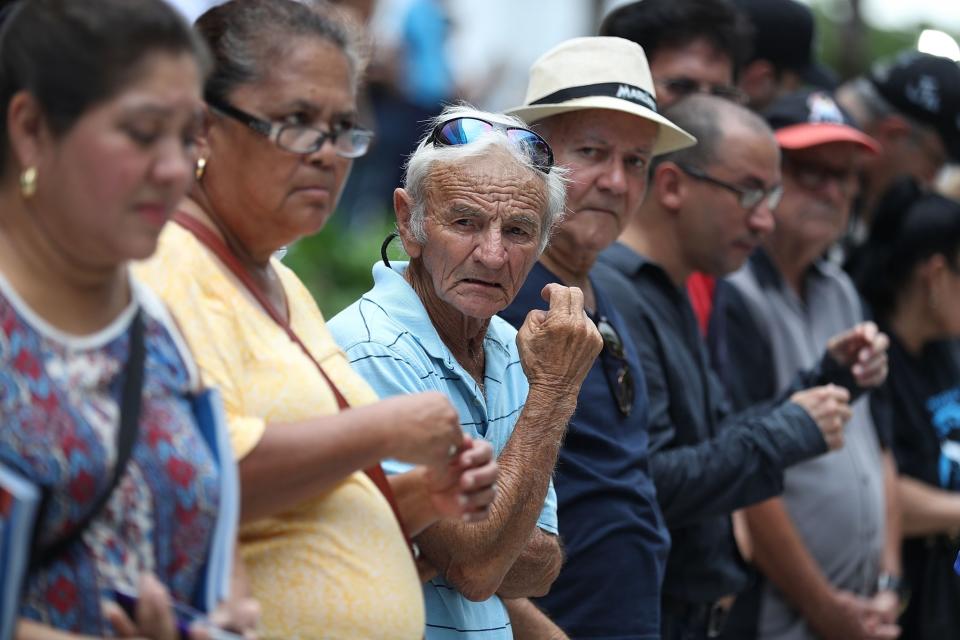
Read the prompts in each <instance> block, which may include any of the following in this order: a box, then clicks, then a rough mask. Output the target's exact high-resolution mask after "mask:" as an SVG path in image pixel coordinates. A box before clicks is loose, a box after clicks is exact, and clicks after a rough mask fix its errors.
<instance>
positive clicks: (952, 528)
mask: <svg viewBox="0 0 960 640" xmlns="http://www.w3.org/2000/svg"><path fill="white" fill-rule="evenodd" d="M897 485H898V488H899V498H900V500H899V504H900V507H901V512H902V513H901V522H902V534H903V535H904V536H906V537H913V536H927V535H931V534H936V533H949V534H954V535H955V534H956V533H960V493H955V492H953V491H945V490H943V489H941V488H939V487H932V486H930V485H928V484H927V483H925V482H921V481H920V480H917V479H915V478H911V477H909V476H903V475H902V476H900V477H899V478H898V480H897Z"/></svg>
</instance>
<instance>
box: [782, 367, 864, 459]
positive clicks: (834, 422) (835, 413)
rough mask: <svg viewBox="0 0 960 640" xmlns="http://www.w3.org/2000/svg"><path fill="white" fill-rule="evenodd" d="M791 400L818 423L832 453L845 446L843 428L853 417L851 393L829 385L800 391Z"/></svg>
mask: <svg viewBox="0 0 960 640" xmlns="http://www.w3.org/2000/svg"><path fill="white" fill-rule="evenodd" d="M790 400H791V401H792V402H795V403H797V404H798V405H800V406H801V407H803V408H804V409H805V410H806V412H807V413H808V414H809V415H810V417H811V418H813V421H814V422H816V423H817V426H818V427H820V433H821V435H823V439H824V440H825V441H826V443H827V448H828V449H830V450H831V451H832V450H834V449H839V448H840V447H842V446H843V427H844V425H846V424H847V421H848V420H849V419H850V416H851V415H853V412H852V411H851V409H850V392H849V391H847V390H846V389H844V388H843V387H838V386H836V385H833V384H828V385H826V386H823V387H814V388H812V389H804V390H803V391H798V392H796V393H795V394H793V395H792V396H790Z"/></svg>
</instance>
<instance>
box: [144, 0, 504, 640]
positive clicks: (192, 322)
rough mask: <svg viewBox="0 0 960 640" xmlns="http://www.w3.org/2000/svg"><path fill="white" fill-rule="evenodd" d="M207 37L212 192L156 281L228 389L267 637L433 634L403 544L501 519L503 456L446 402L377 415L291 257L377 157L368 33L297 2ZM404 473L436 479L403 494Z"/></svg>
mask: <svg viewBox="0 0 960 640" xmlns="http://www.w3.org/2000/svg"><path fill="white" fill-rule="evenodd" d="M196 27H197V29H198V30H199V32H200V33H201V35H202V36H203V37H204V38H205V39H206V40H207V42H208V44H209V46H210V48H211V50H212V51H213V55H214V61H215V68H214V71H213V73H212V75H211V77H210V79H209V81H208V82H207V85H206V89H205V98H206V101H207V106H208V117H207V125H206V130H205V135H204V137H203V139H202V142H201V161H200V162H199V163H198V167H197V177H198V180H197V184H196V185H195V187H194V189H193V191H192V193H191V197H190V198H189V199H188V200H186V201H185V202H183V203H182V205H181V207H180V212H179V214H178V215H177V216H176V218H175V220H176V221H177V222H178V224H171V225H170V226H169V227H168V228H167V229H166V230H165V231H164V233H163V235H162V236H161V239H160V247H159V250H158V252H157V254H156V255H155V256H154V258H153V259H151V260H150V261H149V262H147V263H145V264H142V265H140V268H139V270H138V273H139V275H140V276H141V277H142V278H144V279H145V280H146V281H148V282H149V283H150V284H151V285H152V286H153V287H154V288H155V290H157V291H158V293H159V294H160V295H161V297H162V298H163V299H164V301H165V302H166V303H167V304H168V305H169V306H170V308H171V309H172V311H173V313H174V316H175V317H176V319H177V320H178V322H179V324H180V325H181V327H182V329H183V332H184V334H185V335H186V337H187V340H188V342H189V344H190V346H191V348H192V349H193V352H194V354H195V357H196V359H197V362H198V364H199V366H200V369H201V371H202V373H203V375H204V376H205V379H206V380H207V381H208V382H209V383H210V384H214V385H216V386H218V387H219V388H220V390H221V392H222V394H223V397H224V402H225V405H226V411H227V419H228V423H229V425H230V431H231V438H232V441H233V445H234V449H235V455H236V456H237V457H238V459H239V465H240V476H241V486H242V516H241V517H242V527H241V551H242V555H243V558H244V560H245V563H246V567H247V570H248V574H249V578H250V582H251V585H252V588H253V593H254V595H255V597H257V598H258V599H259V600H260V602H261V604H262V608H263V630H264V634H265V636H267V637H284V638H343V639H345V640H346V639H353V638H409V639H411V640H412V639H415V638H421V637H422V636H423V631H424V614H423V601H422V595H421V589H420V584H419V580H418V576H417V571H416V567H415V564H414V560H413V556H412V553H411V548H410V547H409V546H408V545H407V543H406V541H405V539H404V535H403V534H404V533H405V534H406V535H407V536H413V535H416V534H417V533H418V532H419V531H421V530H422V529H423V528H425V527H426V526H429V525H430V524H432V523H433V522H434V521H436V520H437V519H438V518H441V517H464V518H467V519H480V518H483V517H484V516H485V515H486V513H487V507H488V505H489V503H490V501H491V500H492V498H493V492H494V488H493V482H494V480H495V476H496V463H495V462H494V461H493V458H492V452H491V450H490V447H489V445H488V444H487V443H481V442H474V441H472V440H470V439H469V438H468V437H465V436H464V435H463V433H462V431H461V429H460V425H459V421H458V417H457V413H456V411H455V410H454V409H453V407H452V406H451V405H450V403H449V401H447V400H446V398H444V397H443V396H442V395H440V394H418V395H412V396H407V397H401V398H396V399H389V400H385V401H382V402H377V398H376V396H375V395H374V394H373V392H372V391H371V389H370V388H369V387H368V386H367V385H366V384H365V383H364V382H363V381H362V380H361V379H360V377H359V376H357V375H356V374H355V373H354V372H353V371H352V370H351V369H350V366H349V364H348V362H347V360H346V358H345V356H344V355H343V353H342V352H341V351H340V350H339V348H338V347H337V346H336V344H335V343H334V342H333V340H332V338H331V337H330V334H329V333H328V331H327V328H326V325H325V324H324V321H323V317H322V316H321V314H320V311H319V309H318V308H317V306H316V304H315V303H314V301H313V300H312V298H311V297H310V295H309V294H308V292H307V290H306V288H305V287H304V286H303V284H302V283H301V282H300V281H299V280H298V279H297V277H296V276H295V275H294V274H293V272H291V271H290V270H289V269H287V268H286V267H284V266H283V265H282V264H281V263H280V262H279V261H278V260H277V259H276V258H275V257H274V253H275V252H276V251H277V250H278V249H279V248H280V247H282V246H285V245H288V244H290V243H292V242H294V241H296V240H297V239H298V238H300V237H302V236H304V235H308V234H311V233H315V232H316V231H318V230H320V229H321V228H322V227H323V225H324V223H325V222H326V221H327V219H328V218H329V216H330V214H331V213H332V212H333V210H334V207H335V205H336V202H337V199H338V197H339V195H340V191H341V188H342V187H343V184H344V182H345V180H346V178H347V175H348V173H349V169H350V164H351V161H352V158H355V157H358V156H360V155H363V153H364V152H365V151H366V149H367V147H368V146H369V142H370V137H371V134H370V133H369V132H367V131H365V130H363V129H362V128H360V127H359V126H358V125H357V120H356V118H357V115H356V110H357V109H356V91H357V84H358V76H359V74H360V71H361V68H360V67H361V65H360V62H359V59H358V56H356V55H355V53H354V49H353V43H352V40H351V37H350V34H349V31H348V30H347V29H346V28H345V27H344V26H343V25H342V24H341V23H340V22H338V21H337V19H336V18H335V17H333V16H331V15H330V14H328V13H325V12H324V10H322V9H319V8H317V7H315V6H311V5H309V4H308V3H303V2H295V1H293V0H232V1H230V2H227V3H226V4H223V5H221V6H219V7H216V8H214V9H211V10H210V11H208V12H207V13H206V14H204V15H203V16H201V18H200V19H199V20H198V21H197V25H196ZM385 458H396V459H401V460H405V461H409V462H412V463H416V464H422V465H426V466H422V467H418V468H416V469H415V470H414V471H412V472H410V473H408V474H405V475H403V476H399V477H397V478H396V479H394V478H391V479H390V480H389V482H388V481H386V479H385V478H384V477H383V475H382V472H381V471H380V469H379V464H378V463H379V461H380V460H382V459H385ZM363 470H366V472H364V471H363ZM391 499H393V505H392V507H393V512H391V503H390V500H391Z"/></svg>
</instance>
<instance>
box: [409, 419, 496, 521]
mask: <svg viewBox="0 0 960 640" xmlns="http://www.w3.org/2000/svg"><path fill="white" fill-rule="evenodd" d="M463 443H464V444H463V448H462V449H461V450H460V451H458V452H457V454H456V455H454V456H453V457H452V458H450V459H449V461H448V462H446V464H443V465H435V466H431V467H428V468H427V473H426V478H427V491H428V492H429V494H430V502H431V504H433V507H434V509H436V511H437V514H438V515H439V516H440V517H447V518H461V519H463V520H464V521H465V522H479V521H481V520H484V519H486V517H487V516H488V515H490V505H492V504H493V500H494V498H495V497H496V495H497V487H496V481H497V461H496V460H495V459H494V457H493V447H492V446H491V445H490V443H489V442H487V441H486V440H474V439H473V438H471V437H470V436H464V438H463Z"/></svg>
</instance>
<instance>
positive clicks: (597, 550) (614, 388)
mask: <svg viewBox="0 0 960 640" xmlns="http://www.w3.org/2000/svg"><path fill="white" fill-rule="evenodd" d="M654 95H655V94H654V88H653V81H652V80H651V77H650V71H649V69H648V67H647V60H646V57H645V56H644V53H643V49H641V48H640V46H639V45H637V44H635V43H633V42H630V41H628V40H623V39H621V38H608V37H595V38H575V39H573V40H568V41H566V42H563V43H561V44H560V45H558V46H557V47H555V48H554V49H552V50H550V51H548V52H547V53H546V54H544V55H543V56H542V57H541V58H540V59H539V60H537V61H536V62H535V63H534V64H533V67H532V68H531V70H530V81H529V85H528V88H527V97H526V100H525V104H524V105H522V106H520V107H517V108H515V109H512V110H511V111H510V113H512V114H513V115H516V116H519V117H520V118H522V119H524V120H525V121H527V122H528V123H531V124H535V128H536V129H537V130H538V131H539V132H540V133H541V134H542V135H543V136H544V137H545V138H546V139H547V141H548V142H549V143H550V145H551V147H552V148H553V150H554V154H555V156H556V160H557V162H558V164H561V165H564V166H566V168H567V170H568V171H569V173H568V176H569V178H570V183H569V184H568V186H567V206H568V213H567V218H566V219H565V220H564V221H563V222H562V223H561V224H560V225H559V227H558V229H557V231H556V232H555V234H554V236H553V239H552V241H551V243H550V246H549V247H548V248H547V250H546V251H545V252H544V253H543V254H542V255H541V257H540V260H539V262H538V263H537V264H536V265H534V267H533V269H532V270H531V272H530V274H529V276H528V277H527V280H526V282H525V283H524V285H523V287H522V288H521V290H520V292H519V293H518V294H517V296H516V298H515V299H514V301H513V303H512V304H511V305H510V306H509V307H508V308H507V309H506V310H505V311H503V312H502V313H501V316H502V317H503V318H505V319H506V320H507V321H509V322H510V323H512V324H514V325H515V326H520V325H521V324H522V323H523V320H524V318H525V317H526V316H527V314H528V313H529V312H530V310H531V309H544V310H545V309H546V307H545V306H544V302H543V300H542V299H541V297H540V291H541V290H542V289H543V288H544V287H545V286H546V285H548V284H550V283H560V284H563V285H565V286H569V287H578V288H579V289H580V290H582V292H583V299H584V307H585V308H586V309H587V313H588V315H589V316H590V317H591V319H593V321H594V322H595V323H596V324H597V328H598V329H599V330H600V333H601V336H602V337H603V343H604V345H603V350H602V351H601V353H600V356H599V357H598V358H597V360H596V361H595V362H594V364H593V367H592V368H591V370H590V372H589V373H588V374H587V377H586V379H585V380H584V382H583V384H582V386H581V391H580V394H579V396H578V402H577V410H576V412H575V413H574V415H573V418H572V419H571V420H570V424H569V427H568V431H567V436H566V440H565V442H564V445H563V447H562V448H561V450H560V455H559V461H558V465H557V471H556V476H555V486H556V489H557V496H558V507H559V520H560V536H561V539H562V540H563V543H564V547H565V550H566V553H567V562H566V565H565V566H564V568H563V569H562V570H561V572H560V577H559V578H558V579H557V580H556V582H554V584H553V587H552V589H551V592H550V593H549V594H548V595H547V596H545V597H543V598H540V599H539V600H538V601H537V603H538V605H539V606H541V607H542V608H543V609H545V610H546V612H547V613H548V614H549V615H550V616H551V617H552V618H553V619H554V620H555V621H556V622H557V623H558V624H559V625H560V626H561V627H562V628H563V629H564V630H565V631H566V632H567V633H568V634H570V636H572V637H576V638H607V639H612V638H630V639H631V640H657V639H659V638H660V618H659V611H660V584H661V582H662V578H663V571H664V564H665V562H666V558H667V552H668V550H669V536H668V534H667V530H666V527H665V526H664V521H663V517H662V516H661V513H660V509H659V507H658V505H657V499H656V492H655V490H654V486H653V482H652V481H651V479H650V476H649V473H648V470H647V465H648V461H647V401H646V390H645V385H644V382H643V377H642V376H643V374H642V371H641V367H640V363H639V361H638V358H637V350H636V348H635V346H634V344H633V342H632V341H631V339H630V334H629V331H628V330H627V328H626V326H625V324H624V320H623V318H621V317H620V315H619V314H618V313H617V312H616V310H615V309H614V308H613V305H612V304H611V301H610V299H609V298H608V297H607V296H606V295H605V293H604V291H603V290H601V289H599V288H597V287H596V286H595V284H594V281H593V277H592V276H593V271H594V269H595V268H600V267H599V266H595V262H596V259H597V256H598V254H599V253H600V252H601V251H603V250H604V249H605V248H606V247H607V246H609V245H610V244H612V243H613V242H614V241H615V240H616V239H617V236H619V235H620V232H621V231H622V230H623V228H624V225H625V224H626V222H627V220H628V219H629V218H630V216H631V215H633V213H634V212H635V211H636V210H637V208H638V207H639V206H640V203H641V201H642V200H643V196H644V193H645V191H646V185H647V169H648V164H649V162H650V159H651V158H652V157H653V156H654V155H657V154H661V153H666V152H669V151H673V150H676V149H680V148H683V147H687V146H690V145H692V144H694V143H695V142H696V141H695V140H694V138H693V137H692V136H690V135H688V134H687V133H686V132H684V131H683V130H681V129H679V128H678V127H676V126H674V125H673V124H672V123H671V122H670V121H669V120H667V119H666V118H664V117H663V116H661V115H660V114H658V113H657V105H656V100H655V98H654ZM521 631H523V633H524V637H549V636H545V635H544V632H542V631H539V630H527V629H523V630H521V629H519V628H516V627H515V629H514V633H515V634H516V635H517V636H518V637H520V636H521Z"/></svg>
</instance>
